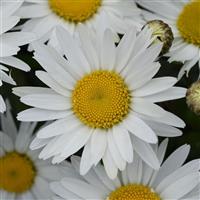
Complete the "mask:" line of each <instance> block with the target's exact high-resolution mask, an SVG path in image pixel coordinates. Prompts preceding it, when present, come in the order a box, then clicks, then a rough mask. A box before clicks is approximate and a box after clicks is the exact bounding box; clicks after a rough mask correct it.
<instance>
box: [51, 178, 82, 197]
mask: <svg viewBox="0 0 200 200" xmlns="http://www.w3.org/2000/svg"><path fill="white" fill-rule="evenodd" d="M50 188H51V190H52V191H53V192H54V193H55V194H57V195H59V196H60V197H62V198H64V199H68V198H70V199H78V198H79V199H81V197H78V196H77V195H75V194H74V193H72V192H70V191H69V190H67V189H66V188H64V186H63V185H62V184H61V183H60V182H52V183H50Z"/></svg>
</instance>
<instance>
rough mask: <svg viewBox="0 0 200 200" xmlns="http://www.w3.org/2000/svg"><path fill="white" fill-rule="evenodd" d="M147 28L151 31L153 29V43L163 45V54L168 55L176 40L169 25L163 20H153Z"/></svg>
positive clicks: (148, 23) (147, 24)
mask: <svg viewBox="0 0 200 200" xmlns="http://www.w3.org/2000/svg"><path fill="white" fill-rule="evenodd" d="M145 26H148V27H149V28H150V29H152V31H153V33H152V36H153V37H155V39H154V41H153V42H154V43H158V42H162V43H163V48H162V51H161V54H165V53H167V52H168V51H169V49H170V47H171V46H172V42H173V40H174V36H173V33H172V30H171V28H170V27H169V25H168V24H166V23H164V22H163V21H161V20H151V21H148V22H147V23H146V25H145Z"/></svg>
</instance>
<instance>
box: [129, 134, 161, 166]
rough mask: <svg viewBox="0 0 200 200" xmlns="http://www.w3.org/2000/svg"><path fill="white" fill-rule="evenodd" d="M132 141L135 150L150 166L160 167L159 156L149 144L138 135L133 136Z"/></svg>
mask: <svg viewBox="0 0 200 200" xmlns="http://www.w3.org/2000/svg"><path fill="white" fill-rule="evenodd" d="M132 142H133V148H134V150H135V151H136V152H137V153H138V154H139V156H140V157H141V158H142V159H143V160H144V162H146V163H147V164H148V165H149V166H151V167H152V168H154V169H159V168H160V163H159V161H158V158H157V156H156V154H155V152H154V151H153V149H152V147H151V146H150V145H149V144H147V143H145V142H143V141H142V140H140V139H138V138H137V137H133V139H132Z"/></svg>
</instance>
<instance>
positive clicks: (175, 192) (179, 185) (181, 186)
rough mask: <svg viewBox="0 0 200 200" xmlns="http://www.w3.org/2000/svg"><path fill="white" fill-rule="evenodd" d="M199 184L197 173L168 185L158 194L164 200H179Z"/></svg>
mask: <svg viewBox="0 0 200 200" xmlns="http://www.w3.org/2000/svg"><path fill="white" fill-rule="evenodd" d="M198 183H199V173H192V174H189V175H186V176H184V177H182V178H181V179H179V180H176V181H175V182H173V183H172V184H170V185H168V186H167V187H166V188H165V189H164V191H163V192H162V193H161V194H160V196H161V198H164V199H171V198H175V199H180V198H181V197H183V196H184V195H185V194H187V193H188V192H190V191H191V190H192V189H193V188H194V187H195V186H196V185H197V184H198Z"/></svg>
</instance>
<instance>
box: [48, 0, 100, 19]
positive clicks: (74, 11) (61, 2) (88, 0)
mask: <svg viewBox="0 0 200 200" xmlns="http://www.w3.org/2000/svg"><path fill="white" fill-rule="evenodd" d="M49 6H50V8H51V10H52V11H53V12H54V13H55V14H56V15H58V16H59V17H61V18H63V19H64V20H66V21H69V22H73V23H79V22H84V21H86V20H88V19H90V18H92V17H93V16H94V15H95V14H96V13H97V12H98V9H99V7H100V6H101V0H49Z"/></svg>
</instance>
